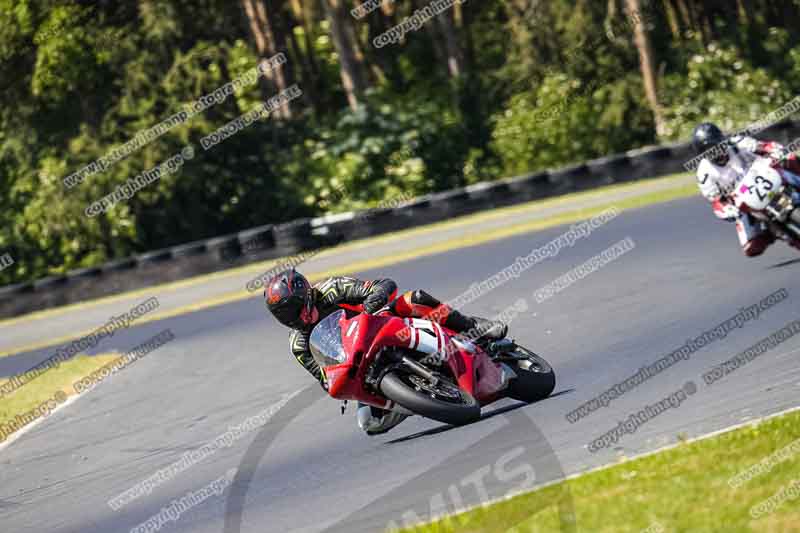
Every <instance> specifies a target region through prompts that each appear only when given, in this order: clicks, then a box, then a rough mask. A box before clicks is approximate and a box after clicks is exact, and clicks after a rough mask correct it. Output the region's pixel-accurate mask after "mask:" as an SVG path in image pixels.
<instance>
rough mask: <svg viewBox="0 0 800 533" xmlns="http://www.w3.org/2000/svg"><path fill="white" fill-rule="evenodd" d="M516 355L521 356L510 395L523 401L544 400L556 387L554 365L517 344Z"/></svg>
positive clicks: (510, 385)
mask: <svg viewBox="0 0 800 533" xmlns="http://www.w3.org/2000/svg"><path fill="white" fill-rule="evenodd" d="M514 355H515V356H517V357H521V358H520V359H517V361H516V363H515V365H514V372H516V374H517V377H516V378H514V379H513V380H512V381H511V383H510V384H509V387H508V396H509V397H510V398H513V399H515V400H519V401H521V402H528V403H532V402H537V401H539V400H544V399H545V398H547V397H548V396H550V393H552V392H553V389H555V388H556V375H555V372H553V367H551V366H550V363H548V362H547V361H545V360H544V358H542V357H540V356H538V355H537V354H535V353H533V352H532V351H530V350H528V349H527V348H524V347H522V346H519V345H517V347H516V349H515V351H514Z"/></svg>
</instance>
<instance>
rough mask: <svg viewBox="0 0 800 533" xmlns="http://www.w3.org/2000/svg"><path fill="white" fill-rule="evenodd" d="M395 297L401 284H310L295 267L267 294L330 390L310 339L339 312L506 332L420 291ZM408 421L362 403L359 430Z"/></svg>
mask: <svg viewBox="0 0 800 533" xmlns="http://www.w3.org/2000/svg"><path fill="white" fill-rule="evenodd" d="M396 295H397V284H396V283H395V282H394V281H392V280H391V279H388V278H383V279H377V280H372V281H362V280H360V279H356V278H351V277H344V276H339V277H333V278H329V279H327V280H325V281H322V282H320V283H317V284H315V285H311V284H310V283H309V282H308V280H307V279H306V278H305V276H303V275H302V274H300V273H299V272H297V270H295V269H294V268H290V269H288V270H285V271H283V272H281V273H280V274H278V275H277V276H275V277H274V278H272V279H271V280H270V281H269V282H268V283H267V285H266V287H265V289H264V297H265V299H266V304H267V309H268V310H269V311H270V312H271V313H272V314H273V316H274V317H275V318H276V319H277V320H278V322H280V323H281V324H283V325H285V326H288V327H290V328H292V330H293V331H292V333H291V334H290V336H289V346H290V350H291V352H292V355H294V357H295V359H297V361H298V362H299V363H300V364H301V365H302V366H303V368H305V369H306V370H307V371H308V372H309V373H310V374H311V375H312V376H314V377H315V378H316V379H317V380H318V381H319V382H320V385H322V387H323V388H324V389H326V390H327V384H326V382H325V373H324V372H322V370H321V369H320V368H319V365H317V363H316V361H315V360H314V358H313V357H312V355H311V352H310V350H309V337H310V335H311V330H312V329H313V328H314V326H315V325H317V324H318V323H319V321H320V320H322V319H323V318H325V317H326V316H328V315H330V314H331V313H333V312H334V311H337V310H339V309H349V310H352V311H363V312H365V313H374V312H376V311H378V310H380V309H382V308H384V307H386V308H387V309H388V310H389V311H390V312H391V313H393V314H395V315H397V316H401V317H409V318H427V319H428V320H431V321H435V322H438V323H439V324H441V325H442V326H444V327H446V328H449V329H452V330H453V331H455V332H457V333H463V332H467V331H469V330H471V329H474V330H475V331H479V332H481V337H480V338H481V339H486V340H499V339H502V338H504V337H505V336H506V334H507V332H508V327H507V326H506V325H505V324H504V323H502V322H496V321H491V320H487V319H485V318H479V317H470V316H466V315H463V314H461V313H460V312H458V311H456V310H455V309H452V308H451V307H449V306H448V305H447V304H444V303H442V302H440V301H439V300H437V299H436V298H434V297H433V296H431V295H430V294H428V293H426V292H425V291H422V290H415V291H408V292H406V293H403V294H402V295H401V296H400V297H399V298H396ZM406 416H407V415H403V414H400V413H395V412H392V411H385V410H383V409H379V408H377V407H372V406H369V405H363V404H359V407H358V412H357V419H358V425H359V427H361V429H362V430H364V431H365V432H366V433H367V434H368V435H379V434H381V433H385V432H387V431H389V430H390V429H392V428H393V427H395V426H396V425H397V424H399V423H400V422H402V421H403V420H405V418H406Z"/></svg>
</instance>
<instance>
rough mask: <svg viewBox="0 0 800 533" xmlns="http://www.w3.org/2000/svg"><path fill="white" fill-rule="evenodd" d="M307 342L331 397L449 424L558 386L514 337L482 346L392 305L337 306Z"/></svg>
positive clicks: (540, 361) (530, 398)
mask: <svg viewBox="0 0 800 533" xmlns="http://www.w3.org/2000/svg"><path fill="white" fill-rule="evenodd" d="M309 344H310V349H311V353H312V355H313V356H314V359H315V360H316V362H317V363H318V364H319V366H320V368H321V369H322V370H323V371H324V372H325V376H326V378H327V382H328V393H329V394H330V395H331V396H332V397H333V398H337V399H340V400H358V401H360V402H362V403H365V404H369V405H373V406H375V407H379V408H381V409H387V410H393V411H398V412H401V413H404V414H415V415H421V416H424V417H426V418H431V419H433V420H438V421H439V422H444V423H447V424H453V425H463V424H468V423H470V422H474V421H475V420H478V419H479V418H480V414H481V407H482V406H484V405H488V404H490V403H492V402H494V401H496V400H499V399H500V398H504V397H509V398H513V399H516V400H520V401H524V402H534V401H537V400H541V399H543V398H546V397H548V396H549V395H550V393H551V392H553V389H554V388H555V374H554V373H553V369H552V368H551V367H550V365H549V364H548V363H547V361H545V360H544V359H543V358H541V357H539V356H538V355H536V354H535V353H533V352H531V351H530V350H527V349H526V348H523V347H522V346H519V345H517V344H515V343H514V342H513V341H511V340H507V339H505V340H502V341H496V342H493V343H490V344H489V345H488V346H485V347H484V346H481V345H479V344H476V343H473V342H471V341H469V340H466V339H460V338H458V336H457V334H456V333H455V332H453V331H451V330H448V329H447V328H445V327H442V326H441V325H439V324H438V323H435V322H431V321H429V320H423V319H418V318H411V319H408V318H406V319H404V318H400V317H396V316H393V315H390V314H388V313H387V312H382V313H377V314H375V315H369V314H363V313H362V314H358V315H356V316H353V317H352V318H348V314H347V313H346V312H345V311H337V312H335V313H333V314H331V315H329V316H328V317H326V318H325V319H323V320H322V321H321V322H320V323H319V324H317V325H316V327H315V328H314V330H313V331H312V332H311V337H310V341H309ZM423 346H425V347H435V349H436V354H441V355H439V356H436V357H431V350H430V349H428V350H427V351H425V350H421V349H420V348H421V347H423Z"/></svg>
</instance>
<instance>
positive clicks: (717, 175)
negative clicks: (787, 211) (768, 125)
mask: <svg viewBox="0 0 800 533" xmlns="http://www.w3.org/2000/svg"><path fill="white" fill-rule="evenodd" d="M692 145H693V147H694V149H695V151H696V152H697V154H698V155H700V154H703V153H704V152H707V151H708V154H706V157H704V158H703V159H702V160H701V161H700V164H699V165H698V167H697V182H698V186H699V187H700V192H701V193H702V194H703V196H705V197H706V199H707V200H708V201H710V202H711V205H712V208H713V210H714V214H715V215H716V216H717V217H718V218H720V219H723V220H728V221H731V222H734V221H735V222H736V232H737V233H738V235H739V244H741V246H742V250H743V251H744V253H745V255H747V256H748V257H755V256H758V255H761V254H762V253H764V250H766V249H767V247H768V246H769V245H770V244H772V243H773V242H775V236H774V235H773V234H772V232H771V231H769V230H768V229H767V227H766V226H765V225H764V223H762V222H761V221H759V220H756V219H755V218H753V217H752V216H751V215H749V214H746V213H741V212H740V211H739V209H738V208H737V207H736V206H735V205H734V203H733V200H732V198H731V195H732V193H733V190H734V187H735V186H736V184H737V183H738V182H739V180H740V179H742V178H743V177H744V175H745V174H746V173H747V170H748V169H749V168H750V165H751V164H752V163H753V161H755V159H756V158H757V157H769V158H771V159H772V160H773V161H774V163H775V164H779V165H781V166H783V167H784V168H786V169H787V170H789V171H790V172H792V173H794V174H798V175H800V161H798V160H797V158H796V156H795V155H794V154H792V153H791V152H789V151H788V150H787V149H786V148H785V147H784V146H783V145H781V144H779V143H776V142H763V141H759V140H757V139H755V138H753V137H747V136H744V135H737V136H734V137H731V138H726V137H725V136H724V135H723V133H722V130H720V129H719V128H718V127H717V126H716V125H715V124H712V123H710V122H704V123H703V124H700V125H699V126H697V127H696V128H695V129H694V133H693V135H692Z"/></svg>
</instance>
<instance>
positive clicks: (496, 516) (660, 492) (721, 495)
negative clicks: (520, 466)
mask: <svg viewBox="0 0 800 533" xmlns="http://www.w3.org/2000/svg"><path fill="white" fill-rule="evenodd" d="M798 438H800V412H794V413H789V414H787V415H783V416H780V417H776V418H773V419H771V420H768V421H765V422H763V423H760V424H758V425H751V426H746V427H744V428H740V429H737V430H734V431H730V432H727V433H724V434H722V435H718V436H715V437H712V438H709V439H704V440H700V441H695V442H692V443H685V444H681V445H679V446H678V447H676V448H672V449H669V450H666V451H664V452H660V453H657V454H653V455H650V456H647V457H643V458H640V459H636V460H632V461H628V462H625V463H621V464H618V465H615V466H613V467H610V468H608V469H605V470H599V471H596V472H593V473H589V474H586V475H584V476H580V477H577V478H575V479H571V480H569V481H566V482H560V483H557V484H555V485H551V486H549V487H546V488H544V489H541V490H537V491H535V492H531V493H528V494H523V495H520V496H517V497H515V498H513V499H510V500H506V501H503V502H500V503H497V504H494V505H492V506H488V507H484V508H479V509H476V510H474V511H471V512H468V513H464V514H461V515H456V516H453V517H449V518H447V519H444V520H443V521H441V522H437V523H433V524H430V525H426V526H421V527H418V528H414V529H409V530H404V531H405V532H406V533H412V532H413V533H445V532H448V533H449V532H458V533H479V532H480V533H523V532H524V533H535V532H550V531H561V527H560V522H559V514H558V512H557V506H556V504H557V503H558V502H559V501H561V502H562V503H564V502H567V501H568V499H567V498H563V496H564V495H566V494H568V493H571V499H572V502H573V504H574V511H575V517H574V519H575V522H576V525H577V531H579V532H583V531H586V532H592V533H612V532H613V533H624V532H641V531H642V530H644V529H645V528H647V527H650V526H652V525H653V524H656V523H657V524H660V525H661V526H663V528H664V531H669V532H672V531H686V532H688V531H692V532H695V531H700V532H707V531H719V532H726V533H730V532H740V531H752V532H764V531H766V532H800V505H798V504H800V501H798V500H793V499H787V500H786V501H784V502H783V503H782V504H781V505H780V506H779V507H777V509H775V511H774V512H772V513H771V514H766V515H764V516H761V517H759V518H758V519H754V518H752V517H751V516H750V514H749V511H750V508H751V507H753V506H754V505H756V504H758V503H760V502H762V501H763V500H766V499H767V498H769V497H770V496H772V495H774V494H776V493H777V492H778V491H780V490H781V489H782V488H784V487H787V486H788V485H789V483H790V482H791V481H792V480H793V479H800V470H799V469H798V466H800V457H794V456H791V457H790V458H789V459H788V460H786V461H784V462H781V463H778V464H777V465H775V466H773V468H772V469H771V470H770V471H769V472H766V473H764V474H761V475H759V476H757V477H755V478H753V479H751V480H750V481H748V482H746V483H744V484H743V485H741V486H739V487H737V488H735V489H734V488H731V486H729V484H728V480H729V479H730V478H731V477H732V476H734V475H736V474H737V473H739V472H741V471H742V470H745V469H747V468H749V467H750V466H752V465H753V464H755V463H757V462H759V461H760V460H761V459H763V458H765V457H766V456H768V455H770V454H772V453H773V452H775V451H777V450H779V449H781V448H782V447H784V446H786V445H787V444H789V443H791V442H792V441H794V440H795V439H798Z"/></svg>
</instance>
